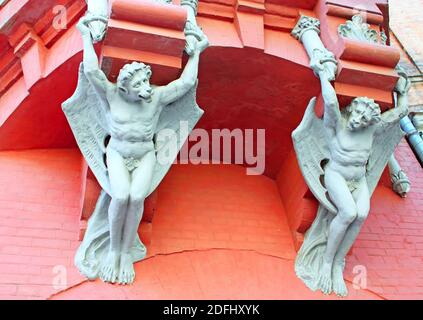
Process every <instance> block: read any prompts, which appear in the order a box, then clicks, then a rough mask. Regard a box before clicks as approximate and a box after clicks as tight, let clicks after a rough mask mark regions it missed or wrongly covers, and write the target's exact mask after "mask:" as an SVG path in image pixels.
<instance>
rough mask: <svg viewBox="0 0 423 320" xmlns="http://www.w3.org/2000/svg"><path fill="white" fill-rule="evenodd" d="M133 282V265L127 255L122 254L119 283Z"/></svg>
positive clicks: (129, 256)
mask: <svg viewBox="0 0 423 320" xmlns="http://www.w3.org/2000/svg"><path fill="white" fill-rule="evenodd" d="M134 280H135V270H134V263H133V260H132V257H131V254H129V253H122V254H121V256H120V271H119V283H120V284H132V283H133V282H134Z"/></svg>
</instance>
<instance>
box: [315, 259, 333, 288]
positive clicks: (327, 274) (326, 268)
mask: <svg viewBox="0 0 423 320" xmlns="http://www.w3.org/2000/svg"><path fill="white" fill-rule="evenodd" d="M317 285H318V286H319V289H320V290H321V291H322V292H323V293H324V294H331V293H332V265H331V264H329V263H324V264H323V266H322V269H321V270H320V274H319V281H318V283H317Z"/></svg>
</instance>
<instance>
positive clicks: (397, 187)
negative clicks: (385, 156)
mask: <svg viewBox="0 0 423 320" xmlns="http://www.w3.org/2000/svg"><path fill="white" fill-rule="evenodd" d="M388 167H389V174H390V176H391V182H392V190H394V191H395V192H396V193H397V194H399V195H400V196H401V198H405V197H407V193H409V192H410V189H411V183H410V180H409V179H408V177H407V174H406V173H405V172H404V170H402V169H401V166H400V165H399V163H398V161H397V159H395V156H394V155H392V156H391V158H389V162H388Z"/></svg>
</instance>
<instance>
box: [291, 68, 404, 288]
mask: <svg viewBox="0 0 423 320" xmlns="http://www.w3.org/2000/svg"><path fill="white" fill-rule="evenodd" d="M312 68H313V69H314V71H315V73H316V74H317V75H318V76H319V78H320V82H321V87H322V95H323V100H324V118H323V126H321V129H320V127H319V123H318V121H320V120H314V119H312V117H315V116H314V115H311V114H310V113H309V112H312V111H313V110H311V111H310V110H307V111H306V115H305V117H304V118H305V120H303V124H302V125H303V126H304V128H305V126H309V128H313V127H314V130H316V131H317V130H322V131H324V132H323V134H322V135H321V138H322V140H323V139H324V140H325V141H319V142H316V143H317V144H318V143H320V144H321V145H322V150H323V149H325V150H324V151H322V153H323V154H325V153H326V159H325V160H326V161H322V163H320V164H319V166H321V167H322V169H323V172H324V177H323V178H324V179H323V181H324V188H326V191H327V195H328V196H329V199H330V201H331V203H330V204H329V205H330V206H331V208H333V209H334V210H332V211H333V213H335V215H334V216H332V212H331V213H329V215H330V217H326V215H327V214H326V213H327V211H325V210H324V208H322V207H321V208H320V209H319V212H323V211H324V212H325V214H324V215H325V217H324V218H322V217H323V215H322V214H320V215H318V218H316V221H315V223H314V225H313V226H312V228H311V231H310V232H309V235H308V239H307V236H306V240H305V243H304V248H302V249H301V251H300V253H299V258H298V259H297V266H296V268H297V274H299V276H300V277H301V278H302V279H303V280H304V281H305V282H306V284H307V285H309V286H310V287H312V288H313V289H320V290H321V291H322V292H324V293H325V294H329V293H331V292H332V290H333V291H334V292H335V293H336V294H338V295H340V296H345V295H347V287H346V285H345V282H344V277H343V270H344V259H345V256H346V255H347V253H348V251H349V250H350V248H351V247H352V245H353V243H354V241H355V240H356V238H357V235H358V234H359V232H360V229H361V227H362V225H363V223H364V221H365V220H366V218H367V215H368V213H369V210H370V198H371V194H372V192H373V190H371V191H370V190H369V184H371V185H372V186H373V185H375V183H377V181H374V180H376V179H375V178H374V176H373V175H371V173H372V171H375V168H374V167H373V166H374V164H373V163H375V161H371V160H372V159H371V157H372V156H374V154H378V153H383V152H384V151H383V150H381V148H386V149H389V150H391V149H392V146H390V144H393V145H394V146H395V145H396V144H397V141H392V142H389V141H388V142H387V144H386V145H377V144H380V141H378V143H377V144H375V140H376V139H378V137H379V139H380V136H381V135H384V134H387V136H389V134H388V133H389V132H388V131H389V130H390V129H392V128H393V129H394V130H397V131H399V121H400V119H401V118H402V117H404V116H405V115H407V113H408V107H407V101H406V93H407V91H408V89H409V86H410V83H409V81H407V80H406V79H401V80H400V81H399V82H398V85H397V87H396V91H397V92H398V105H397V107H396V108H393V109H391V110H390V111H387V112H385V113H383V114H382V113H381V110H380V107H379V105H378V104H376V103H375V102H374V100H372V99H369V98H365V97H360V98H356V99H354V100H353V101H352V103H351V104H350V105H349V106H348V107H347V108H346V110H343V111H340V109H339V103H338V100H337V96H336V92H335V90H334V88H333V87H332V85H331V83H330V82H329V76H328V72H327V68H326V67H325V66H324V63H316V62H315V61H314V62H312ZM313 103H314V102H313ZM312 108H313V109H314V105H313V106H312ZM309 109H310V107H309ZM310 119H311V120H310ZM307 121H309V123H307ZM314 121H315V124H313V123H312V122H314ZM320 122H321V121H320ZM318 127H319V128H318ZM304 128H302V127H301V126H300V127H299V129H297V130H298V132H297V133H295V132H294V134H293V137H294V141H295V142H296V143H297V144H298V143H299V142H298V141H300V140H301V139H303V137H300V136H299V135H298V134H301V132H300V131H303V130H304ZM388 129H389V130H388ZM311 131H313V130H311ZM308 134H310V135H313V132H310V131H309V132H308ZM316 136H318V134H317V135H316ZM309 139H311V138H309ZM313 139H314V138H313ZM392 140H394V139H392ZM300 143H301V141H300ZM298 150H299V149H298ZM298 153H299V157H300V156H301V153H300V151H298ZM391 154H392V151H391ZM391 154H387V155H384V154H383V155H382V156H378V157H379V158H381V159H382V158H383V160H381V161H380V163H379V162H378V164H377V166H378V168H377V170H376V171H381V170H383V168H384V166H386V162H387V160H388V158H389V156H390V155H391ZM385 158H386V159H385ZM383 162H384V163H383ZM379 167H380V168H379ZM303 170H304V169H303ZM303 172H304V171H303ZM369 176H370V178H369ZM369 179H370V180H372V181H369ZM377 180H378V178H377ZM372 188H373V187H372ZM322 198H323V197H322ZM322 198H321V199H319V200H322ZM333 206H334V207H333ZM323 220H325V221H324V222H322V221H323ZM319 224H320V225H319ZM318 225H319V226H318ZM317 229H318V230H319V232H320V233H326V234H327V237H326V236H322V239H321V241H314V240H315V239H317V237H319V236H321V235H317V234H318V232H317V231H316V230H317ZM313 241H314V244H311V243H312V242H313ZM317 243H319V245H320V244H324V245H322V246H321V248H320V249H319V250H320V255H321V257H319V259H320V258H321V259H322V261H321V262H319V263H316V264H315V265H314V261H313V262H311V260H307V259H312V258H310V256H311V254H310V252H312V250H315V249H316V247H317V245H316V244H317ZM313 259H314V258H313ZM316 259H317V258H316ZM311 265H314V268H315V269H318V270H311V269H312V267H311ZM313 272H314V273H317V274H313ZM311 279H312V280H311ZM307 282H308V283H307Z"/></svg>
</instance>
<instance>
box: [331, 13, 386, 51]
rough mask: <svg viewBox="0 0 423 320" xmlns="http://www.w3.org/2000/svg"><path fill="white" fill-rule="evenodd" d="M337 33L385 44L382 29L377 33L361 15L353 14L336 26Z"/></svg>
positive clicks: (359, 39) (350, 37)
mask: <svg viewBox="0 0 423 320" xmlns="http://www.w3.org/2000/svg"><path fill="white" fill-rule="evenodd" d="M338 33H339V35H341V36H342V37H344V38H348V39H352V40H357V41H365V42H369V43H374V44H383V45H386V41H387V39H388V38H387V36H386V34H385V32H384V31H381V32H380V33H378V32H377V31H376V30H373V29H372V28H371V27H370V25H369V24H368V23H366V22H365V20H364V19H363V17H362V16H361V15H359V14H358V15H355V16H353V17H352V18H351V20H348V21H346V23H345V24H341V25H340V26H339V27H338Z"/></svg>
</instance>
